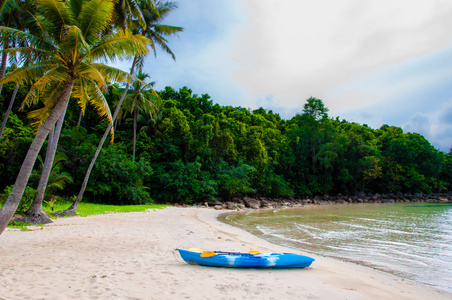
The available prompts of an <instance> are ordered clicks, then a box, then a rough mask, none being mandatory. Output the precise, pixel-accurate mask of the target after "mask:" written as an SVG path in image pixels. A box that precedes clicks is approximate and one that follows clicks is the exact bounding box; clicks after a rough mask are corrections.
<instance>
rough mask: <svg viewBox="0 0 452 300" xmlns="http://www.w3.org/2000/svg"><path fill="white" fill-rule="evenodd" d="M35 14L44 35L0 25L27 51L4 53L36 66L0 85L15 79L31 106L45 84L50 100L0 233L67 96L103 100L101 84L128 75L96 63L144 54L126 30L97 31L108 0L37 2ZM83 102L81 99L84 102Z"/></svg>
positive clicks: (106, 18) (106, 17)
mask: <svg viewBox="0 0 452 300" xmlns="http://www.w3.org/2000/svg"><path fill="white" fill-rule="evenodd" d="M37 3H38V11H39V13H40V14H41V16H42V17H41V18H40V20H41V24H42V26H43V28H45V29H46V30H45V34H44V35H42V36H36V35H33V34H32V33H27V32H24V31H21V30H17V29H13V28H7V27H0V34H1V35H2V37H3V36H5V37H7V38H9V37H12V38H17V39H19V40H23V41H26V43H27V44H28V45H30V46H29V47H24V48H10V49H5V50H4V51H6V52H8V53H13V54H14V53H16V52H18V53H20V54H21V55H27V56H29V57H32V58H33V61H35V62H36V63H34V64H30V65H27V66H26V67H22V68H18V69H17V70H15V71H13V72H11V73H10V74H8V76H7V77H5V78H4V79H3V80H0V84H3V83H6V82H11V81H16V82H19V83H29V84H32V86H31V89H30V91H29V93H28V94H27V96H26V97H25V100H24V101H25V102H26V103H36V102H37V101H38V99H39V97H40V95H41V94H42V93H44V94H47V93H48V91H47V90H46V89H48V87H49V85H52V86H53V87H54V89H53V97H52V98H49V99H48V101H46V106H45V107H44V108H43V110H42V112H41V113H42V115H43V116H47V117H46V118H45V119H44V118H43V119H42V124H41V125H40V127H39V130H38V132H37V133H36V136H35V138H34V140H33V142H32V144H31V146H30V149H29V150H28V152H27V155H26V156H25V159H24V162H23V164H22V167H21V169H20V171H19V173H18V175H17V178H16V182H15V184H14V188H13V190H12V192H11V194H10V195H9V196H8V199H7V200H6V202H5V203H4V205H3V207H2V208H1V209H0V234H1V233H2V232H3V230H4V229H5V228H6V226H7V224H8V222H9V220H10V219H11V217H12V216H13V215H14V212H15V211H16V209H17V206H18V205H19V202H20V199H21V198H22V195H23V192H24V190H25V187H26V185H27V182H28V178H29V176H30V173H31V171H32V168H33V165H34V163H35V161H36V158H37V155H38V153H39V151H40V149H41V147H42V144H43V143H44V140H45V139H46V137H47V135H48V134H49V132H50V130H51V129H52V128H53V127H54V125H55V123H56V121H57V120H58V118H60V116H61V114H62V113H63V112H64V111H65V110H66V107H67V105H68V102H69V98H70V96H71V95H72V96H74V97H75V98H77V99H79V101H80V100H81V99H83V100H85V99H90V98H103V97H104V96H103V94H102V91H103V90H105V89H106V81H107V80H108V81H125V80H126V79H128V78H129V76H130V74H127V73H125V72H123V71H121V70H119V69H116V68H113V67H110V66H108V65H105V64H103V63H100V62H99V61H100V60H106V59H108V60H110V61H114V60H115V59H123V58H127V57H130V56H136V55H144V54H145V53H147V52H148V50H147V47H146V45H147V43H148V40H147V39H146V38H144V37H143V36H142V35H133V34H132V33H131V32H130V31H125V30H117V31H115V32H112V33H110V34H108V35H105V36H104V35H101V34H100V33H101V32H102V31H103V30H104V29H105V28H106V27H107V26H109V24H110V23H111V20H112V16H113V8H114V1H113V0H87V1H83V0H65V1H63V0H38V1H37ZM83 102H85V101H83Z"/></svg>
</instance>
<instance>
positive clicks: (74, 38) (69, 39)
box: [60, 25, 90, 62]
mask: <svg viewBox="0 0 452 300" xmlns="http://www.w3.org/2000/svg"><path fill="white" fill-rule="evenodd" d="M89 50H90V45H89V44H88V43H87V42H86V41H85V39H84V37H83V34H82V31H81V30H80V29H79V28H78V27H77V26H74V25H72V26H64V30H63V36H62V42H61V43H60V51H62V52H65V53H70V58H71V60H72V61H73V62H75V61H77V59H78V57H79V56H80V55H86V54H87V53H89Z"/></svg>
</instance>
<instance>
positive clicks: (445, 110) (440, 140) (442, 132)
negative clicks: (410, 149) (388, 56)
mask: <svg viewBox="0 0 452 300" xmlns="http://www.w3.org/2000/svg"><path fill="white" fill-rule="evenodd" d="M404 130H405V131H406V132H416V133H419V134H421V135H423V136H424V137H425V138H426V139H427V140H430V141H434V142H433V143H432V144H433V145H434V146H435V147H436V148H438V149H440V150H442V151H443V152H449V150H450V149H452V135H451V132H452V98H451V99H450V100H449V101H448V102H445V103H443V104H442V105H441V106H440V107H439V108H438V109H437V110H436V111H434V112H431V113H427V114H426V113H418V114H416V115H414V116H413V117H412V118H411V119H410V120H409V122H408V123H407V124H405V126H404Z"/></svg>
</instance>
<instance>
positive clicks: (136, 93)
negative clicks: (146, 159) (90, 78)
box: [118, 70, 159, 161]
mask: <svg viewBox="0 0 452 300" xmlns="http://www.w3.org/2000/svg"><path fill="white" fill-rule="evenodd" d="M137 78H138V79H140V81H138V80H137V81H134V83H133V86H132V92H131V94H130V95H129V96H127V97H126V99H124V103H123V105H122V107H121V110H120V112H119V117H118V118H122V117H124V116H126V115H128V114H131V115H132V116H133V150H132V160H133V161H135V150H136V142H137V123H138V115H139V112H141V113H143V114H149V115H155V113H156V112H157V106H156V104H157V102H158V101H159V98H158V97H155V96H154V95H153V94H152V93H151V90H150V87H151V86H153V85H154V83H155V82H151V83H150V84H149V85H147V84H145V83H144V81H145V80H146V78H150V76H149V75H148V74H146V73H143V72H142V71H141V70H140V71H139V72H138V74H137Z"/></svg>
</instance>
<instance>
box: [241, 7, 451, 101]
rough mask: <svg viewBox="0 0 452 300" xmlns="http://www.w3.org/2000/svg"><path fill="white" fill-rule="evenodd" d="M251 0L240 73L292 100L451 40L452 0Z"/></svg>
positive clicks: (254, 88)
mask: <svg viewBox="0 0 452 300" xmlns="http://www.w3.org/2000/svg"><path fill="white" fill-rule="evenodd" d="M244 3H246V4H245V6H244V9H245V11H247V13H248V16H249V18H248V23H249V24H248V26H247V28H248V30H247V28H245V29H244V31H243V34H242V36H241V38H240V43H239V45H240V47H238V48H237V49H236V52H235V55H234V56H233V58H234V61H235V62H236V64H237V65H239V66H240V68H239V69H238V70H237V71H236V72H235V73H234V75H235V78H236V79H237V82H241V83H242V84H243V85H244V86H246V88H247V89H249V90H250V92H251V94H253V95H255V97H256V96H257V95H262V94H273V95H274V96H275V97H277V98H279V99H281V102H282V103H283V104H285V105H287V106H297V105H299V104H300V102H302V101H304V99H306V98H307V97H309V96H310V95H318V96H319V97H323V96H324V95H327V94H328V93H329V92H330V91H331V90H333V89H335V88H337V87H338V86H340V85H341V84H344V83H347V82H350V81H352V80H356V79H359V78H360V77H362V76H366V75H368V74H370V73H371V72H373V71H375V70H378V69H379V68H381V67H384V66H388V65H390V64H393V63H398V62H402V61H405V60H408V59H411V58H414V57H418V56H422V55H427V54H429V53H431V52H433V51H435V50H437V49H438V48H441V47H445V46H447V45H448V44H450V42H451V36H452V31H450V30H449V28H450V27H451V25H452V20H451V18H450V15H451V14H452V3H451V2H450V1H430V0H415V1H409V0H399V1H389V0H383V1H371V0H346V1H334V0H319V1H304V0H303V1H296V2H295V1H292V2H291V3H290V5H283V4H282V2H280V1H274V0H246V1H244ZM332 101H334V100H332ZM345 104H346V103H345ZM352 104H353V103H352ZM341 105H344V104H343V103H341Z"/></svg>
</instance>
